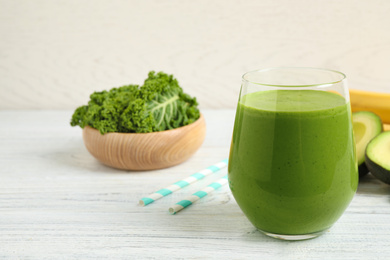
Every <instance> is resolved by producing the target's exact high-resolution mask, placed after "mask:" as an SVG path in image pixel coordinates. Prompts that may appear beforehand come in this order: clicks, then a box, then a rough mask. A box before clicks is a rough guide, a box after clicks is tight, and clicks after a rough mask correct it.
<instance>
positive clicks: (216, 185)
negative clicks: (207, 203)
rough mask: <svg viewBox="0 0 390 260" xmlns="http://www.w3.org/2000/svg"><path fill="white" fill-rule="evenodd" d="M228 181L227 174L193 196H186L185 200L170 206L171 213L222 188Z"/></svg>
mask: <svg viewBox="0 0 390 260" xmlns="http://www.w3.org/2000/svg"><path fill="white" fill-rule="evenodd" d="M227 182H228V177H227V175H225V176H224V177H223V178H221V179H219V180H218V181H216V182H213V183H211V184H210V185H209V186H207V187H206V188H204V189H203V190H200V191H197V192H195V193H194V194H192V195H191V196H189V197H187V198H185V199H184V200H181V201H179V202H178V203H176V204H175V205H173V206H172V207H170V208H169V213H171V214H172V215H173V214H176V213H177V212H179V211H180V210H182V209H184V208H186V207H188V206H189V205H191V204H192V203H194V202H195V201H197V200H199V199H201V198H203V197H204V196H206V195H207V194H209V193H210V192H213V191H215V190H217V189H219V188H221V187H222V186H223V185H225V184H226V183H227Z"/></svg>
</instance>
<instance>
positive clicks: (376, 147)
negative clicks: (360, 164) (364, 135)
mask: <svg viewBox="0 0 390 260" xmlns="http://www.w3.org/2000/svg"><path fill="white" fill-rule="evenodd" d="M366 164H367V168H368V169H369V170H370V172H371V173H372V175H374V176H375V177H376V178H378V179H379V180H381V181H383V182H385V183H387V184H390V131H387V132H383V133H381V134H379V135H378V136H377V137H375V138H374V139H372V141H371V142H370V143H369V144H368V145H367V150H366Z"/></svg>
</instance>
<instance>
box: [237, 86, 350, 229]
mask: <svg viewBox="0 0 390 260" xmlns="http://www.w3.org/2000/svg"><path fill="white" fill-rule="evenodd" d="M345 103H346V102H345V99H344V98H343V97H341V96H339V95H337V94H333V93H330V92H324V91H314V90H302V91H299V90H294V91H290V90H272V91H263V92H256V93H251V94H247V95H245V96H244V97H243V98H242V99H241V101H240V102H239V104H238V107H237V113H236V121H235V126H234V132H233V139H232V145H231V150H230V159H229V185H230V189H231V191H232V193H233V195H234V197H235V199H236V201H237V203H238V205H239V206H240V208H241V209H242V211H243V212H244V214H245V215H246V216H247V217H248V219H249V220H250V221H251V222H252V223H253V225H254V226H256V227H257V228H258V229H260V230H262V231H266V232H271V233H276V234H284V235H299V234H308V233H314V232H319V231H323V230H325V229H328V228H329V227H331V226H332V225H333V223H334V222H336V221H337V219H338V218H339V217H340V216H341V214H342V213H343V212H344V210H345V209H346V208H347V206H348V204H349V203H350V201H351V200H352V198H353V196H354V194H355V192H356V189H357V184H358V175H357V164H356V159H355V147H354V141H353V135H352V124H351V112H350V106H349V104H345Z"/></svg>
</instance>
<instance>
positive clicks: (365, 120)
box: [352, 111, 383, 177]
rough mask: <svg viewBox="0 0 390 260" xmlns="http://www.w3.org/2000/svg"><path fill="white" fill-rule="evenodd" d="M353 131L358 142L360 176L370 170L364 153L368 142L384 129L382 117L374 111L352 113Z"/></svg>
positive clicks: (357, 154) (357, 152)
mask: <svg viewBox="0 0 390 260" xmlns="http://www.w3.org/2000/svg"><path fill="white" fill-rule="evenodd" d="M352 121H353V132H354V135H355V142H356V156H357V159H358V165H359V177H362V176H364V175H366V174H367V173H368V172H369V170H368V168H367V166H366V164H365V158H364V154H365V151H366V147H367V144H368V143H369V142H370V141H371V140H372V138H374V137H375V136H377V135H378V134H379V133H381V132H382V130H383V125H382V120H381V118H380V117H379V116H378V115H376V114H375V113H373V112H369V111H359V112H354V113H352Z"/></svg>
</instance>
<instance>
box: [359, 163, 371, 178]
mask: <svg viewBox="0 0 390 260" xmlns="http://www.w3.org/2000/svg"><path fill="white" fill-rule="evenodd" d="M358 171H359V178H361V177H363V176H366V175H367V173H368V172H369V170H368V168H367V165H366V163H365V162H363V163H362V164H360V165H359V168H358Z"/></svg>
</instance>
